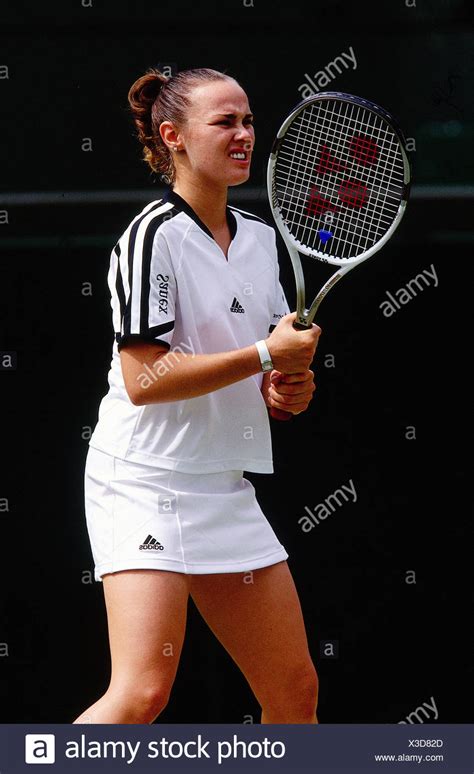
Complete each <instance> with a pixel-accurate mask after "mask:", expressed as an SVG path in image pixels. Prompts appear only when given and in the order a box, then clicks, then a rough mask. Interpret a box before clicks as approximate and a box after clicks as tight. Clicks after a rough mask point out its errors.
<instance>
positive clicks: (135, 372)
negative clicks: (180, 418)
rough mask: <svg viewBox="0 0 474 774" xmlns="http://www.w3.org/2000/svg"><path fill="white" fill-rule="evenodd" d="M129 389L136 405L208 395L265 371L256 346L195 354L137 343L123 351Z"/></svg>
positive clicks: (126, 386)
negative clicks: (262, 369)
mask: <svg viewBox="0 0 474 774" xmlns="http://www.w3.org/2000/svg"><path fill="white" fill-rule="evenodd" d="M120 361H121V365H122V373H123V378H124V382H125V388H126V390H127V393H128V396H129V398H130V400H131V402H132V403H133V404H134V405H135V406H145V405H147V404H149V403H167V402H169V401H175V400H186V399H188V398H196V397H198V396H199V395H205V394H206V393H208V392H213V391H214V390H219V389H220V388H221V387H227V385H229V384H234V382H238V381H240V380H241V379H246V378H247V377H249V376H253V375H254V374H257V373H259V372H260V371H261V368H262V366H261V363H260V357H259V355H258V350H257V348H256V346H255V345H254V344H252V345H251V346H249V347H244V348H243V349H236V350H232V351H230V352H218V353H215V354H211V355H191V354H186V353H184V352H176V351H175V350H167V349H166V348H165V347H163V346H159V345H157V344H149V343H146V342H134V343H133V344H129V345H127V346H124V347H123V348H122V349H121V350H120Z"/></svg>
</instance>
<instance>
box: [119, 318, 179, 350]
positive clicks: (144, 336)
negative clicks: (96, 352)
mask: <svg viewBox="0 0 474 774" xmlns="http://www.w3.org/2000/svg"><path fill="white" fill-rule="evenodd" d="M173 328H174V320H170V321H169V322H167V323H163V324H162V325H155V326H154V327H153V328H150V329H149V331H148V332H147V333H126V334H124V335H123V336H121V334H120V333H116V334H115V341H116V342H117V349H118V351H119V352H120V350H121V349H122V347H125V346H126V345H127V344H130V343H132V342H133V341H147V342H149V343H150V344H160V345H161V346H163V347H166V348H167V349H170V344H168V342H167V341H161V340H160V339H159V338H156V337H157V336H163V334H165V333H169V331H172V330H173Z"/></svg>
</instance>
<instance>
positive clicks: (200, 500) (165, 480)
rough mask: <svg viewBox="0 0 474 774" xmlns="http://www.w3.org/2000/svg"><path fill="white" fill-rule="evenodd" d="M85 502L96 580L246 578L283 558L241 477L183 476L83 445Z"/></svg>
mask: <svg viewBox="0 0 474 774" xmlns="http://www.w3.org/2000/svg"><path fill="white" fill-rule="evenodd" d="M84 496H85V513H86V522H87V530H88V533H89V539H90V544H91V550H92V555H93V558H94V563H95V568H94V577H95V580H96V581H102V577H101V576H102V575H105V574H106V573H110V572H117V571H118V570H130V569H140V568H150V569H155V570H171V571H174V572H182V573H186V574H203V573H225V572H245V571H247V570H256V569H258V568H260V567H267V566H268V565H271V564H276V563H277V562H281V561H283V560H285V559H287V558H288V554H287V552H286V550H285V548H284V547H283V546H282V545H281V543H280V542H279V541H278V539H277V537H276V535H275V533H274V531H273V529H272V527H271V526H270V524H269V522H268V521H267V519H266V517H265V515H264V513H263V512H262V510H261V508H260V506H259V504H258V502H257V499H256V496H255V489H254V487H253V485H252V484H251V482H250V481H248V480H247V479H245V478H244V477H243V471H241V470H230V471H223V472H219V473H200V474H195V473H181V472H178V471H173V470H165V469H163V468H156V467H154V466H151V465H142V464H139V463H136V462H129V461H128V460H122V459H119V458H118V457H114V456H113V455H110V454H106V453H104V452H102V451H100V450H99V449H95V448H93V447H91V446H89V449H88V453H87V459H86V465H85V476H84Z"/></svg>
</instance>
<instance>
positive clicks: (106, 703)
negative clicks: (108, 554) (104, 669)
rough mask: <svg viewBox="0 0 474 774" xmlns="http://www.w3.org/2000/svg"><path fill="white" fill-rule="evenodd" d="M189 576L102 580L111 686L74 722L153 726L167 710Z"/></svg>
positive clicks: (141, 573)
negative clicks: (164, 709) (110, 664)
mask: <svg viewBox="0 0 474 774" xmlns="http://www.w3.org/2000/svg"><path fill="white" fill-rule="evenodd" d="M189 577H190V576H187V575H185V574H183V573H177V572H168V571H167V570H148V569H147V570H123V571H121V572H116V573H110V574H108V575H104V576H103V579H102V580H103V587H104V596H105V603H106V608H107V623H108V630H109V643H110V654H111V661H112V673H111V678H110V684H109V687H108V689H107V691H106V692H105V694H104V695H103V696H101V698H100V699H98V701H96V702H95V703H94V704H92V706H90V707H89V708H88V709H87V710H85V711H84V712H83V713H81V715H80V716H79V717H78V718H76V720H74V721H73V722H74V723H152V722H153V720H154V719H155V718H156V717H157V715H159V713H160V712H161V711H162V710H163V708H164V707H165V706H166V704H167V702H168V698H169V695H170V692H171V688H172V685H173V682H174V679H175V676H176V672H177V669H178V663H179V659H180V656H181V650H182V646H183V641H184V634H185V629H186V617H187V603H188V596H189Z"/></svg>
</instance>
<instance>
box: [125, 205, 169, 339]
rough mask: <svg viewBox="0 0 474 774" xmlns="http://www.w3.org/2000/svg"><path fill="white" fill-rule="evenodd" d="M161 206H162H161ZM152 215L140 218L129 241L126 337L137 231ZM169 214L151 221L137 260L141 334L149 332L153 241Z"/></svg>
mask: <svg viewBox="0 0 474 774" xmlns="http://www.w3.org/2000/svg"><path fill="white" fill-rule="evenodd" d="M159 206H161V204H160V205H159ZM149 214H150V213H149V212H147V213H145V214H144V215H143V216H142V217H141V218H139V219H138V220H137V221H136V222H135V223H134V224H133V226H132V228H131V229H130V234H129V239H128V256H127V258H128V282H129V287H130V296H129V301H130V303H129V304H127V306H126V307H125V309H124V315H123V333H124V336H125V335H128V334H130V333H131V331H130V328H131V299H132V296H133V260H134V253H135V244H136V238H137V231H138V228H139V226H140V224H141V222H142V220H143V218H146V217H147V216H148V215H149ZM166 214H167V213H163V214H162V215H161V214H157V216H156V217H155V218H153V220H151V221H150V223H149V224H148V226H147V228H146V232H145V236H144V239H143V252H142V255H141V256H136V257H135V260H141V269H142V287H141V299H140V332H141V331H144V332H147V331H148V310H149V305H150V266H151V257H152V251H153V240H154V238H155V234H156V232H157V230H158V228H159V227H160V226H161V225H162V223H163V222H164V221H165V220H168V219H169V216H168V218H166V219H165V218H164V217H163V216H164V215H166Z"/></svg>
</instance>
